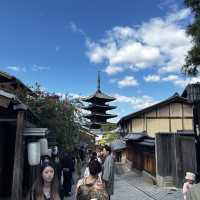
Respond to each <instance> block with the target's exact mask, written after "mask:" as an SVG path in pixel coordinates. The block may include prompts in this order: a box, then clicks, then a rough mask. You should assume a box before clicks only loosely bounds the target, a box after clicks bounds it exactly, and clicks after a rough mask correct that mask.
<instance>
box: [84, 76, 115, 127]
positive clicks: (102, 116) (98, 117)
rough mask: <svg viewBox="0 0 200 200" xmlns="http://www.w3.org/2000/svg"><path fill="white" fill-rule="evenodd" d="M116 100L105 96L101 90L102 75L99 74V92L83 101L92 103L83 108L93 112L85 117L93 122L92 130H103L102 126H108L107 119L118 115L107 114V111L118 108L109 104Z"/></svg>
mask: <svg viewBox="0 0 200 200" xmlns="http://www.w3.org/2000/svg"><path fill="white" fill-rule="evenodd" d="M114 100H115V98H114V97H111V96H108V95H107V94H104V93H103V92H102V91H101V89H100V73H98V80H97V91H96V92H95V93H94V94H93V95H91V96H89V97H86V98H83V101H85V102H87V103H90V104H89V105H88V106H85V107H83V109H85V110H88V111H91V113H90V114H88V115H85V117H86V118H87V119H89V120H90V121H91V125H90V128H91V129H99V128H101V124H106V123H107V119H110V118H114V117H116V116H117V115H113V114H107V113H106V111H108V110H112V109H115V108H116V106H110V105H109V104H108V102H111V101H114Z"/></svg>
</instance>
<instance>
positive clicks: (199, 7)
mask: <svg viewBox="0 0 200 200" xmlns="http://www.w3.org/2000/svg"><path fill="white" fill-rule="evenodd" d="M185 4H186V6H187V7H189V8H190V9H191V10H192V12H193V14H194V20H193V22H192V24H190V25H189V26H188V27H187V34H188V35H189V36H191V37H192V40H193V47H192V49H191V50H190V51H189V52H188V54H187V56H186V58H185V64H184V65H183V67H182V70H183V71H184V72H185V73H186V74H187V75H193V76H195V75H197V74H198V73H199V67H200V0H185Z"/></svg>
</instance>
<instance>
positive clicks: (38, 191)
mask: <svg viewBox="0 0 200 200" xmlns="http://www.w3.org/2000/svg"><path fill="white" fill-rule="evenodd" d="M27 200H60V196H59V184H58V178H57V175H56V170H55V168H54V165H53V163H51V162H44V163H43V164H42V165H41V167H40V174H39V177H38V178H37V180H36V182H35V183H34V185H33V187H32V190H31V192H30V194H29V195H28V198H27Z"/></svg>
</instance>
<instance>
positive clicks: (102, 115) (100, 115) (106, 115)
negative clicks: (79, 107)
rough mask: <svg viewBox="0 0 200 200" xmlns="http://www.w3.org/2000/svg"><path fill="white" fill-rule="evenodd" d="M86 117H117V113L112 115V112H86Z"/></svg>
mask: <svg viewBox="0 0 200 200" xmlns="http://www.w3.org/2000/svg"><path fill="white" fill-rule="evenodd" d="M85 117H86V118H88V119H91V118H94V117H100V118H101V117H103V118H114V117H117V115H112V114H97V113H96V114H88V115H85Z"/></svg>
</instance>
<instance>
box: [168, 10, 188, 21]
mask: <svg viewBox="0 0 200 200" xmlns="http://www.w3.org/2000/svg"><path fill="white" fill-rule="evenodd" d="M190 14H191V11H190V9H189V8H185V9H182V10H180V11H179V12H177V13H173V14H171V15H169V16H168V17H167V20H168V21H169V22H176V21H180V20H183V19H185V18H188V17H189V16H190Z"/></svg>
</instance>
